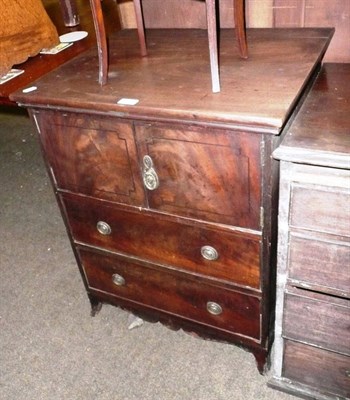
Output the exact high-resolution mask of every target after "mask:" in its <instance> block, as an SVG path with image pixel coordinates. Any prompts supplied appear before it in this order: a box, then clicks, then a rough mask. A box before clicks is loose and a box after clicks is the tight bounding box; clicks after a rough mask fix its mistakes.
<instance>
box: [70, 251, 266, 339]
mask: <svg viewBox="0 0 350 400" xmlns="http://www.w3.org/2000/svg"><path fill="white" fill-rule="evenodd" d="M78 251H79V255H80V259H81V262H82V265H83V268H84V271H85V274H86V277H87V281H88V285H89V287H90V288H91V289H93V290H98V291H102V292H105V293H108V294H110V295H113V296H116V297H120V298H123V299H126V300H129V301H132V302H135V303H138V304H142V305H145V306H147V307H151V308H153V309H157V310H161V311H165V312H168V313H170V314H173V315H178V316H181V317H185V318H186V319H189V320H193V321H196V322H199V323H201V324H203V325H207V326H211V327H215V328H218V329H221V330H223V331H228V332H233V333H235V334H238V335H244V336H248V337H251V338H254V339H255V340H259V339H260V300H259V299H258V298H257V297H253V296H248V295H245V294H242V293H238V292H235V291H230V290H226V289H222V288H219V287H215V286H212V285H209V284H206V283H204V282H203V281H195V280H193V279H191V277H190V276H188V275H187V274H183V273H179V272H175V271H171V270H168V269H165V268H159V267H157V266H152V265H151V264H149V263H144V262H138V261H135V260H132V261H129V260H128V258H127V257H124V256H117V255H110V254H109V255H106V254H103V252H100V251H97V252H95V251H92V250H90V249H84V248H82V247H79V250H78Z"/></svg>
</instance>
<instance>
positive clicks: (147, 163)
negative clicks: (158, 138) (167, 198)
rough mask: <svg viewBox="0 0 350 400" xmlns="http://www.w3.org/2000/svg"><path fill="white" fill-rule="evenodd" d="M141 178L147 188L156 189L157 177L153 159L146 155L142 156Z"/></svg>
mask: <svg viewBox="0 0 350 400" xmlns="http://www.w3.org/2000/svg"><path fill="white" fill-rule="evenodd" d="M142 178H143V183H144V185H145V186H146V188H147V189H148V190H156V189H157V188H158V187H159V179H158V175H157V172H156V170H155V169H154V168H153V160H152V158H151V157H150V156H148V155H146V156H144V157H143V171H142Z"/></svg>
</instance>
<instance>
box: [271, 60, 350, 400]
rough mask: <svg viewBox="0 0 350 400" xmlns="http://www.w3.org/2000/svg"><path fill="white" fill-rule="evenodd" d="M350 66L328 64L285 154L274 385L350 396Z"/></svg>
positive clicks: (311, 394) (281, 154)
mask: <svg viewBox="0 0 350 400" xmlns="http://www.w3.org/2000/svg"><path fill="white" fill-rule="evenodd" d="M349 82H350V65H341V64H339V65H337V64H328V65H327V64H326V65H325V66H324V67H323V69H322V71H321V73H320V76H319V78H318V79H317V81H316V83H315V85H314V87H313V89H312V90H311V92H310V94H309V96H308V98H307V100H306V101H305V103H304V105H303V107H302V108H301V110H300V113H299V114H298V116H297V117H296V119H295V120H294V122H293V123H292V125H291V126H290V128H289V131H288V133H287V134H286V136H285V138H284V140H283V141H282V144H281V146H280V147H279V148H278V149H277V150H276V151H275V153H274V155H276V157H278V158H280V159H281V187H280V206H279V239H278V243H279V251H278V253H279V258H278V268H277V307H276V332H275V336H276V337H275V344H274V363H273V364H274V368H273V370H274V377H273V380H272V381H271V385H272V386H274V387H277V388H279V389H282V390H285V391H289V392H291V393H294V394H297V395H300V396H301V397H303V398H310V399H323V400H325V399H338V400H339V399H347V398H349V397H350V329H349V326H350V325H349V322H350V114H349V110H350V85H349Z"/></svg>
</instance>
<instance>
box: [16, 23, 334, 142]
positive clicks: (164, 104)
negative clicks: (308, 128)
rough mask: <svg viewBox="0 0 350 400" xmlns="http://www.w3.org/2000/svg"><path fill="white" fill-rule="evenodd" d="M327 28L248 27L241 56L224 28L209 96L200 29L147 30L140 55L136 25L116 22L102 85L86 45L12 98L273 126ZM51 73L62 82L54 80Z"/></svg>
mask: <svg viewBox="0 0 350 400" xmlns="http://www.w3.org/2000/svg"><path fill="white" fill-rule="evenodd" d="M333 32H334V31H333V29H330V28H324V29H323V28H322V29H316V28H310V29H296V30H295V29H294V30H293V29H276V30H273V29H252V30H248V38H249V42H250V43H251V45H250V54H251V57H250V58H249V60H248V62H247V60H239V59H237V58H235V50H234V49H233V47H232V45H231V43H232V35H233V30H223V31H222V32H221V43H222V44H221V47H222V54H221V65H222V71H221V81H222V83H223V88H222V90H221V92H220V96H215V95H214V94H212V93H211V90H210V73H209V74H208V72H209V68H208V59H207V58H206V56H205V55H206V54H207V37H206V32H203V30H170V29H167V30H152V31H150V32H149V40H150V41H151V42H152V43H154V45H153V46H152V56H150V57H148V58H147V59H144V58H140V57H139V50H138V39H137V33H136V31H134V30H122V31H120V32H118V33H117V34H116V35H115V36H112V37H111V42H110V63H109V75H110V77H109V80H108V85H105V86H104V87H100V85H99V84H98V79H97V72H98V58H97V54H96V51H95V49H91V51H89V52H86V53H85V54H83V55H82V56H81V57H80V58H76V59H74V60H72V61H71V62H69V63H67V64H66V65H64V66H62V67H61V68H60V69H59V70H57V71H55V72H54V73H53V74H50V75H49V76H47V77H43V78H42V79H41V80H40V83H38V85H37V87H38V90H37V91H35V92H32V93H31V94H30V96H29V95H25V94H22V95H21V94H20V93H19V92H18V93H16V96H15V98H16V99H17V101H18V102H24V103H26V102H27V99H28V98H29V97H30V99H31V101H33V102H34V103H35V104H37V105H40V104H42V105H46V104H47V102H48V101H49V102H51V101H52V102H54V103H55V104H56V105H57V106H60V107H68V108H70V107H73V108H80V109H85V110H90V111H92V112H94V113H97V112H103V113H105V112H113V113H121V114H120V115H123V116H125V117H127V116H129V117H131V118H144V117H145V116H147V119H158V120H159V119H167V120H174V121H181V120H186V121H189V122H192V123H196V122H202V123H203V122H207V123H210V124H211V125H213V124H217V125H220V126H230V127H238V126H243V127H244V128H245V130H247V129H249V130H257V131H261V130H262V129H263V130H264V131H266V132H267V131H268V132H271V133H274V134H279V133H280V131H281V129H282V127H283V125H284V123H285V121H286V119H287V118H288V116H289V115H290V114H291V112H292V110H293V108H294V106H295V105H296V103H297V101H298V99H299V98H300V95H301V94H302V92H303V90H304V89H305V86H306V83H307V82H308V79H307V78H309V77H310V76H311V75H312V74H313V72H314V71H315V68H316V65H317V64H318V61H320V60H321V57H322V56H323V54H324V52H325V51H326V49H327V46H328V44H329V42H330V40H331V37H332V35H333ZM276 38H278V41H277V40H276ZM178 48H180V49H181V54H180V53H179V52H178V51H177V49H178ZM291 48H292V49H293V51H290V49H291ZM287 49H288V50H287ZM77 71H79V75H78V76H77ZM287 77H288V80H287ZM78 78H79V79H78ZM57 79H60V85H59V87H60V90H57V85H56V86H55V85H53V84H52V82H53V81H55V82H57ZM243 93H244V101H243V99H242V95H243ZM267 96H268V98H269V101H266V97H267ZM124 97H128V98H133V99H138V100H139V103H138V104H137V105H136V106H128V105H119V104H117V101H118V100H119V99H121V98H124Z"/></svg>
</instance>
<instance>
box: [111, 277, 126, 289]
mask: <svg viewBox="0 0 350 400" xmlns="http://www.w3.org/2000/svg"><path fill="white" fill-rule="evenodd" d="M112 280H113V283H114V284H115V285H117V286H125V279H124V277H122V276H121V275H119V274H113V276H112Z"/></svg>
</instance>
